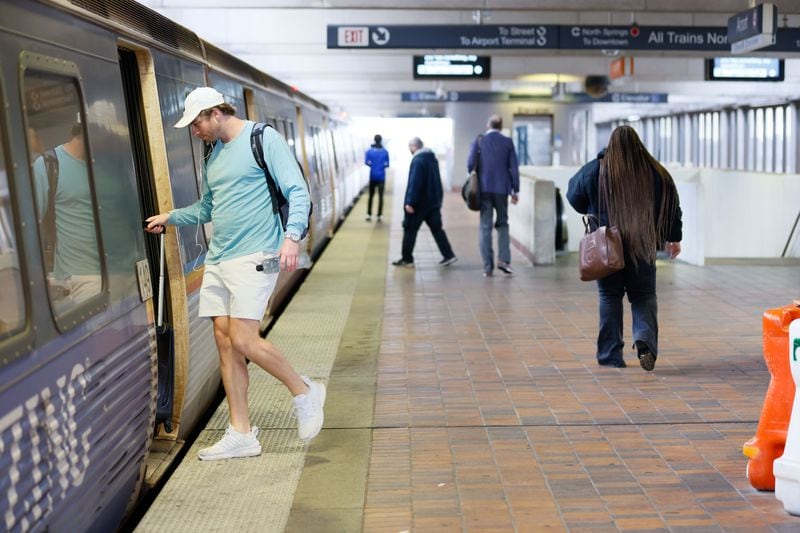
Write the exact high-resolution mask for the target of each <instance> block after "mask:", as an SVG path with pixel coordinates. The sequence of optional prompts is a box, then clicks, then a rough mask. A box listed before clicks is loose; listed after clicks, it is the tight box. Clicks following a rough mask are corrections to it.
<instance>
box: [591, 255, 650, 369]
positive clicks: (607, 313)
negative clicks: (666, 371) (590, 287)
mask: <svg viewBox="0 0 800 533" xmlns="http://www.w3.org/2000/svg"><path fill="white" fill-rule="evenodd" d="M633 265H634V263H633V261H632V260H631V258H630V257H628V256H627V254H626V256H625V268H624V269H622V270H620V271H619V272H615V273H614V274H611V275H610V276H608V277H606V278H603V279H600V280H597V288H598V290H599V293H600V332H599V334H598V336H597V360H598V362H600V363H603V364H608V363H615V362H619V361H621V360H622V349H623V347H624V346H625V343H624V342H623V341H622V297H623V296H624V294H625V293H626V292H627V293H628V301H629V302H630V303H631V314H632V315H633V341H634V342H636V341H644V342H645V343H646V344H647V347H648V348H649V349H650V352H651V353H652V354H653V355H657V354H658V318H657V314H658V302H657V301H656V266H655V264H652V265H649V264H647V263H643V262H640V263H639V268H638V271H637V270H635V269H634V267H633Z"/></svg>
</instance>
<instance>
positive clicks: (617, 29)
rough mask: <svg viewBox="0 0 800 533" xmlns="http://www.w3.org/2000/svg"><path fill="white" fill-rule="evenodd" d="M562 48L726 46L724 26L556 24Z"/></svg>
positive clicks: (727, 47)
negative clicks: (558, 25)
mask: <svg viewBox="0 0 800 533" xmlns="http://www.w3.org/2000/svg"><path fill="white" fill-rule="evenodd" d="M558 47H559V48H561V49H563V50H585V49H599V50H603V49H606V50H727V49H729V48H730V45H729V44H728V37H727V29H726V28H717V27H704V26H560V28H559V33H558Z"/></svg>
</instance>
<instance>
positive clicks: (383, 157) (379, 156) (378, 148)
mask: <svg viewBox="0 0 800 533" xmlns="http://www.w3.org/2000/svg"><path fill="white" fill-rule="evenodd" d="M381 141H383V137H381V136H380V134H378V135H375V144H373V145H372V146H370V148H369V150H367V153H366V154H365V155H364V164H365V165H367V166H368V167H369V202H368V203H367V222H370V221H371V220H372V197H373V195H374V194H375V191H376V190H377V191H378V222H380V221H381V217H382V216H383V187H384V185H385V184H386V169H387V168H388V167H389V152H387V151H386V148H384V147H383V145H382V144H381Z"/></svg>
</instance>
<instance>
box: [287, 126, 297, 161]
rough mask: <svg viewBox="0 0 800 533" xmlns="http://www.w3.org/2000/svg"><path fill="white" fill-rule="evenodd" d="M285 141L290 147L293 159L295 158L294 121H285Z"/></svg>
mask: <svg viewBox="0 0 800 533" xmlns="http://www.w3.org/2000/svg"><path fill="white" fill-rule="evenodd" d="M286 142H287V143H289V146H290V147H291V149H292V153H293V154H294V157H295V159H296V158H297V143H296V142H295V140H294V122H292V121H291V120H288V121H286Z"/></svg>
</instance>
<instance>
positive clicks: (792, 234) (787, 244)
mask: <svg viewBox="0 0 800 533" xmlns="http://www.w3.org/2000/svg"><path fill="white" fill-rule="evenodd" d="M798 222H800V211H798V212H797V217H795V219H794V225H793V226H792V231H790V232H789V238H788V239H786V246H784V247H783V253H782V254H781V257H786V252H787V251H788V250H789V244H791V242H792V237H793V236H794V230H796V229H797V224H798Z"/></svg>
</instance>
